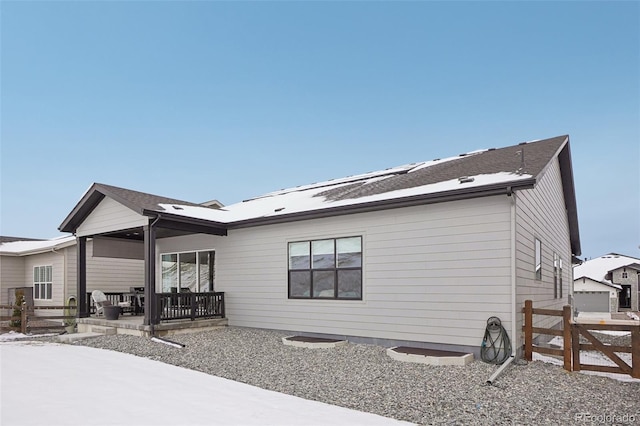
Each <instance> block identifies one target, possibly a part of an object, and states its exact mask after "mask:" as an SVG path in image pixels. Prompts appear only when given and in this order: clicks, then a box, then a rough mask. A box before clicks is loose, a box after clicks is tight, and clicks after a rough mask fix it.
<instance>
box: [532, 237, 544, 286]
mask: <svg viewBox="0 0 640 426" xmlns="http://www.w3.org/2000/svg"><path fill="white" fill-rule="evenodd" d="M534 259H535V263H536V265H535V270H534V271H535V277H536V280H542V242H541V241H540V240H539V239H537V238H536V241H535V256H534Z"/></svg>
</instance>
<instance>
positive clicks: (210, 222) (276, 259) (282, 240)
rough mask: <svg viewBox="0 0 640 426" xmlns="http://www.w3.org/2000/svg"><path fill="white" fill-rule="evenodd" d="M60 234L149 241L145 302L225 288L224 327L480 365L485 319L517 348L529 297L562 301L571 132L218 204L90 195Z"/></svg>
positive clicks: (573, 248)
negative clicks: (427, 352) (467, 358)
mask: <svg viewBox="0 0 640 426" xmlns="http://www.w3.org/2000/svg"><path fill="white" fill-rule="evenodd" d="M60 230H62V231H64V232H72V233H74V234H75V235H76V236H77V237H78V238H80V239H85V238H87V239H88V238H101V237H102V238H103V237H109V238H113V239H123V240H126V239H133V240H136V241H138V242H140V243H142V244H144V246H145V257H146V258H147V262H146V263H145V265H147V266H146V268H147V269H145V273H144V280H145V286H146V289H147V290H146V291H147V292H156V293H164V292H171V291H179V289H181V288H187V289H189V290H191V291H218V292H224V293H225V303H226V316H227V317H228V320H229V325H232V326H243V327H257V328H269V329H276V330H286V331H289V332H292V333H302V334H307V335H310V336H330V337H336V336H338V337H347V338H349V339H351V340H352V341H363V342H372V343H380V344H385V345H399V344H410V345H413V346H418V347H425V348H434V349H448V350H462V351H471V352H474V353H475V354H476V355H477V354H478V353H479V348H480V344H481V342H482V337H483V335H484V331H485V326H486V322H487V319H488V318H489V317H492V316H498V317H499V318H500V319H501V320H502V324H503V325H504V326H505V328H506V330H507V331H508V334H509V335H510V337H511V339H512V340H513V345H514V347H515V348H519V347H521V345H522V336H521V331H520V330H521V327H522V315H521V308H522V305H523V303H524V300H526V299H532V300H534V304H535V306H537V307H545V308H558V309H559V308H561V307H562V306H563V305H564V304H567V303H568V300H569V297H570V289H571V282H572V275H571V267H570V265H571V261H572V258H573V256H578V255H580V238H579V232H578V222H577V209H576V200H575V191H574V184H573V172H572V165H571V155H570V149H569V137H568V136H559V137H555V138H551V139H546V140H541V141H536V142H529V143H522V144H517V145H513V146H508V147H505V148H498V149H494V148H491V149H485V150H480V151H474V152H471V153H467V154H461V155H458V156H455V157H451V158H446V159H435V160H431V161H423V162H418V163H412V164H407V165H402V166H398V167H393V168H390V169H386V170H381V171H377V172H370V173H365V174H360V175H354V176H349V177H346V178H342V179H334V180H330V181H326V182H320V183H315V184H311V185H305V186H299V187H294V188H290V189H286V190H280V191H276V192H272V193H269V194H265V195H263V196H260V197H255V198H252V199H248V200H245V201H243V202H241V203H237V204H233V205H229V206H220V205H216V206H215V208H214V207H212V206H207V205H200V204H196V203H190V202H184V201H180V200H176V199H171V198H166V197H161V196H156V195H151V194H145V193H140V192H137V191H133V190H129V189H124V188H118V187H113V186H109V185H104V184H99V183H96V184H94V185H92V187H91V188H90V189H89V190H88V191H87V193H85V195H84V196H83V198H82V199H81V201H80V202H79V203H78V205H76V206H75V207H74V209H73V210H72V211H71V213H70V214H69V216H68V217H67V218H66V219H65V220H64V222H63V223H62V224H61V226H60ZM150 260H151V261H150ZM147 320H148V321H153V318H148V319H147ZM547 325H548V324H540V326H547Z"/></svg>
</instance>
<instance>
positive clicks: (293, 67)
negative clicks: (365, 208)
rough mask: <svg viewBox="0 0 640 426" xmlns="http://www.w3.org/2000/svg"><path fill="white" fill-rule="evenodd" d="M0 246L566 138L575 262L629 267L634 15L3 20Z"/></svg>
mask: <svg viewBox="0 0 640 426" xmlns="http://www.w3.org/2000/svg"><path fill="white" fill-rule="evenodd" d="M0 20H1V21H0V26H1V29H0V36H1V57H0V59H1V68H0V70H1V75H0V82H1V93H0V100H1V105H0V106H1V111H0V119H1V131H0V132H1V133H0V136H1V146H0V156H1V159H0V166H1V171H0V177H1V183H0V190H1V197H0V203H1V204H0V213H1V216H0V233H1V234H2V235H12V236H22V237H40V238H49V237H54V236H57V235H59V232H58V231H57V227H58V225H59V224H60V223H61V222H62V221H63V219H64V218H65V217H66V215H67V214H68V213H69V212H70V211H71V209H72V208H73V207H74V206H75V204H76V203H77V201H78V200H79V199H80V197H81V196H82V194H83V193H84V191H85V190H86V189H87V188H88V187H89V186H90V185H91V184H92V183H93V182H101V183H107V184H111V185H116V186H122V187H125V188H130V189H135V190H139V191H144V192H150V193H154V194H158V195H164V196H169V197H174V198H178V199H184V200H187V201H193V202H202V201H206V200H210V199H218V200H220V201H221V202H223V203H224V204H231V203H234V202H237V201H241V200H242V199H246V198H250V197H253V196H256V195H260V194H262V193H265V192H270V191H273V190H276V189H280V188H286V187H291V186H296V185H300V184H306V183H312V182H317V181H321V180H326V179H330V178H338V177H343V176H347V175H351V174H357V173H362V172H367V171H372V170H379V169H383V168H387V167H392V166H396V165H400V164H405V163H410V162H415V161H421V160H429V159H433V158H441V157H447V156H451V155H457V154H460V153H463V152H469V151H472V150H476V149H481V148H490V147H501V146H508V145H512V144H515V143H518V142H521V141H525V140H532V139H543V138H547V137H553V136H557V135H562V134H569V135H570V137H571V144H572V154H573V167H574V177H575V184H576V191H577V202H578V209H579V211H578V213H579V221H580V232H581V237H582V248H583V250H582V251H583V256H586V257H596V256H599V255H601V254H604V253H608V252H611V251H613V252H620V253H623V254H627V255H632V256H637V257H640V249H639V245H640V172H639V164H640V83H639V80H640V78H639V76H640V3H638V2H531V3H530V2H449V3H444V2H394V1H388V2H207V1H200V2H151V1H149V2H147V1H138V2H125V1H114V2H13V1H6V0H5V1H3V2H2V3H1V4H0Z"/></svg>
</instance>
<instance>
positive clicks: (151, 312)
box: [59, 183, 227, 334]
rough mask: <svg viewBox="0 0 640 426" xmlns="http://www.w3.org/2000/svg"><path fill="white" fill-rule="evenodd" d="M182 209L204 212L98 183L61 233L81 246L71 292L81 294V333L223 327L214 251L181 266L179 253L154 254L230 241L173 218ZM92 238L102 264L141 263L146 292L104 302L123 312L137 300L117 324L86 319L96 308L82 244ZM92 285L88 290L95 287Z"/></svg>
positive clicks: (220, 227) (203, 224)
mask: <svg viewBox="0 0 640 426" xmlns="http://www.w3.org/2000/svg"><path fill="white" fill-rule="evenodd" d="M185 205H188V206H199V207H203V206H202V205H198V204H193V203H189V202H186V201H180V200H174V199H170V198H165V197H159V196H154V195H151V194H145V193H141V192H137V191H131V190H127V189H123V188H118V187H113V186H109V185H103V184H98V183H96V184H93V185H92V186H91V188H89V190H88V191H87V192H86V193H85V195H84V196H83V197H82V199H81V200H80V201H79V202H78V204H77V205H76V206H75V207H74V209H73V210H72V211H71V213H70V214H69V215H68V216H67V218H66V219H65V220H64V222H63V223H62V224H61V225H60V227H59V230H60V231H62V232H71V233H73V234H74V235H75V236H76V239H77V242H78V244H77V266H78V267H77V286H76V287H77V289H76V291H77V294H78V295H86V297H79V298H78V324H79V331H80V329H83V328H86V326H92V327H93V326H97V327H99V326H105V327H116V326H117V328H118V330H120V329H122V330H123V332H124V331H126V330H132V332H133V331H135V334H154V333H161V332H163V331H166V330H173V329H176V328H198V327H200V326H204V325H205V324H222V323H223V322H224V323H225V324H226V320H225V321H221V320H222V319H224V318H225V303H224V302H225V301H224V293H222V292H216V291H215V289H214V277H215V273H214V265H215V263H214V262H215V252H214V251H213V250H211V251H207V252H195V253H184V254H182V259H180V254H178V255H175V256H174V255H168V256H166V258H165V256H164V255H163V256H162V259H161V260H160V259H159V256H158V254H157V253H156V241H157V240H159V239H163V238H172V237H177V236H183V235H192V234H208V235H217V236H226V235H227V230H226V227H225V226H224V224H221V223H217V222H212V221H208V220H204V219H198V218H192V217H185V216H181V215H177V214H172V213H171V211H170V209H171V208H175V209H180V208H181V207H179V206H185ZM210 208H214V207H210ZM90 238H91V239H93V242H94V243H93V250H94V253H93V255H94V256H95V255H96V251H98V252H99V256H103V257H118V258H130V259H139V260H144V286H143V287H141V288H138V289H137V290H138V292H137V293H133V286H132V287H131V288H130V289H127V288H122V289H119V291H115V292H114V291H111V292H105V294H106V295H107V296H108V298H110V299H114V300H113V301H112V304H121V306H127V301H128V299H129V298H131V297H132V296H136V297H135V300H133V299H131V302H132V303H133V306H134V309H132V310H128V311H129V312H127V313H129V314H131V315H126V313H125V312H123V314H124V315H122V316H121V317H120V319H118V320H116V321H109V320H106V319H104V318H97V317H91V314H92V313H93V312H95V309H94V306H93V302H92V299H91V297H90V294H91V291H88V287H87V240H88V239H90ZM187 255H189V256H187ZM159 260H160V265H158V261H159ZM158 266H159V268H158ZM185 271H186V272H185ZM157 277H161V280H162V282H160V283H158V282H157ZM91 284H92V285H91V287H92V288H93V289H97V288H96V287H97V286H98V285H99V284H98V283H91ZM132 284H133V285H135V284H136V283H132ZM129 306H132V305H131V304H129ZM123 310H124V311H127V309H123ZM135 314H140V315H139V316H137V315H135ZM169 322H171V324H170V325H169V324H168V323H169ZM188 323H197V325H196V324H194V325H187V324H188ZM85 331H86V330H85Z"/></svg>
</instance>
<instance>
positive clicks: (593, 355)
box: [533, 330, 640, 382]
mask: <svg viewBox="0 0 640 426" xmlns="http://www.w3.org/2000/svg"><path fill="white" fill-rule="evenodd" d="M598 333H601V334H608V335H611V336H624V335H626V334H631V333H630V332H628V331H609V330H598ZM549 344H550V345H555V346H558V347H560V348H562V347H563V346H564V339H563V338H562V337H561V336H556V337H554V338H553V339H551V340H550V341H549ZM616 355H618V357H620V359H622V360H623V361H624V362H626V363H627V364H629V365H631V354H630V353H625V352H616ZM533 360H534V361H542V362H546V363H549V364H555V365H559V366H563V365H564V364H563V361H562V360H560V359H557V358H554V357H551V356H546V355H542V354H539V353H537V352H534V353H533ZM580 364H588V365H607V366H611V367H616V366H617V364H616V363H615V362H613V361H612V360H611V359H609V357H608V356H606V355H605V354H603V353H602V352H599V351H580ZM580 372H581V373H583V374H592V375H595V376H605V377H609V378H612V379H616V380H620V381H621V382H640V379H634V378H632V377H631V376H629V375H627V374H616V373H604V372H600V371H583V370H580Z"/></svg>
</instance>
